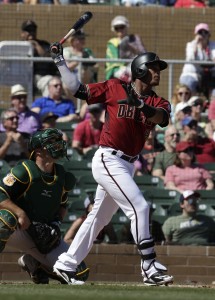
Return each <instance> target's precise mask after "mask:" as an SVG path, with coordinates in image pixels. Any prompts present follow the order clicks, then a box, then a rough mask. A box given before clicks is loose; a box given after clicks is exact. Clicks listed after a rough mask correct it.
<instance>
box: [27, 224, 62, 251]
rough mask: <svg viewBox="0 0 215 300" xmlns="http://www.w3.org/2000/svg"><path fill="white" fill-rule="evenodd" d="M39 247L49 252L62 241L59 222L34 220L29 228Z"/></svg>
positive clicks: (28, 230) (29, 232)
mask: <svg viewBox="0 0 215 300" xmlns="http://www.w3.org/2000/svg"><path fill="white" fill-rule="evenodd" d="M27 232H28V234H29V235H30V236H31V238H32V240H33V241H34V243H35V245H36V247H37V249H38V250H39V251H40V252H41V253H43V254H47V253H49V252H50V251H51V250H52V249H54V248H56V247H57V246H58V245H59V244H60V241H61V231H60V228H59V225H58V224H57V222H53V223H51V224H49V225H48V224H46V223H40V222H32V223H31V225H30V226H29V228H28V229H27Z"/></svg>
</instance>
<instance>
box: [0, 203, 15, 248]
mask: <svg viewBox="0 0 215 300" xmlns="http://www.w3.org/2000/svg"><path fill="white" fill-rule="evenodd" d="M17 222H18V220H17V218H16V216H15V215H14V214H13V213H12V212H11V211H9V210H7V209H0V252H2V251H3V250H4V247H5V245H6V242H7V240H8V239H9V237H10V236H11V234H12V233H13V232H14V230H15V229H16V227H17Z"/></svg>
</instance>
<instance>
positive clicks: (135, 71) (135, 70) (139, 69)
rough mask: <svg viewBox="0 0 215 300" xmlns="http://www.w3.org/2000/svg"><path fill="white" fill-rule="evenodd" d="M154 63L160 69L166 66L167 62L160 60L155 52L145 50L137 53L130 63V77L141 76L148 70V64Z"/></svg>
mask: <svg viewBox="0 0 215 300" xmlns="http://www.w3.org/2000/svg"><path fill="white" fill-rule="evenodd" d="M155 63H158V64H159V66H160V70H161V71H162V70H164V69H166V68H167V63H166V62H165V61H164V60H160V58H159V57H158V56H157V54H156V53H153V52H146V53H143V54H139V55H138V56H136V57H135V58H134V60H133V61H132V63H131V73H132V77H133V78H138V79H140V78H143V77H144V76H146V74H147V72H148V66H149V65H152V64H155Z"/></svg>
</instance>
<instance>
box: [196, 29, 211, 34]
mask: <svg viewBox="0 0 215 300" xmlns="http://www.w3.org/2000/svg"><path fill="white" fill-rule="evenodd" d="M198 34H209V32H208V31H207V30H204V29H201V30H199V31H198Z"/></svg>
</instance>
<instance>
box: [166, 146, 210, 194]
mask: <svg viewBox="0 0 215 300" xmlns="http://www.w3.org/2000/svg"><path fill="white" fill-rule="evenodd" d="M176 153H177V155H176V159H175V162H174V165H172V166H169V167H168V168H167V169H166V173H165V177H164V184H165V187H166V189H170V190H176V191H179V192H180V193H183V192H184V191H186V190H205V189H206V190H212V189H213V188H214V183H213V180H212V176H211V174H210V173H209V171H207V170H205V169H204V168H203V167H202V166H201V165H198V164H195V155H194V149H193V145H192V144H190V143H188V142H185V141H181V142H179V143H178V144H177V145H176Z"/></svg>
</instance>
